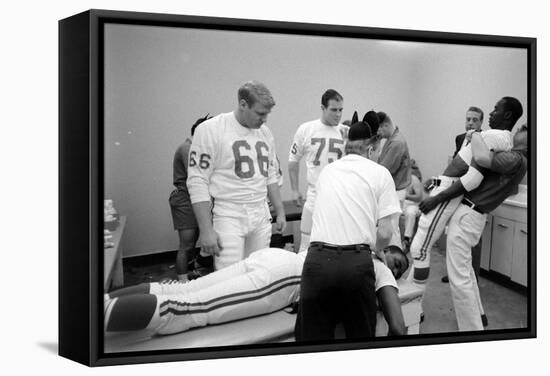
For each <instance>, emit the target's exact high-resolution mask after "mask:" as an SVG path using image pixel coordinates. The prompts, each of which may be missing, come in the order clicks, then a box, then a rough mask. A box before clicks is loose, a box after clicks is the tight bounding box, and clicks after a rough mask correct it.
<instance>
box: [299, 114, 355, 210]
mask: <svg viewBox="0 0 550 376" xmlns="http://www.w3.org/2000/svg"><path fill="white" fill-rule="evenodd" d="M348 128H349V127H348V126H347V125H344V124H338V125H336V126H330V125H325V124H323V123H322V122H321V120H320V119H317V120H312V121H308V122H307V123H303V124H302V125H300V126H299V127H298V130H297V131H296V134H295V135H294V140H293V142H292V146H291V147H290V152H289V154H288V160H289V162H300V160H301V159H302V158H303V157H305V160H306V168H307V183H308V187H307V198H308V200H309V199H310V198H311V199H314V197H315V184H316V183H317V179H318V177H319V174H320V173H321V170H322V169H323V168H324V167H325V166H326V165H328V164H329V163H331V162H334V161H336V160H338V159H340V158H342V156H343V155H344V139H345V135H347V130H348Z"/></svg>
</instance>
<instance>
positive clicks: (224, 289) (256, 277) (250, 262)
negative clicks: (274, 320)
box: [156, 249, 300, 334]
mask: <svg viewBox="0 0 550 376" xmlns="http://www.w3.org/2000/svg"><path fill="white" fill-rule="evenodd" d="M256 254H258V255H256ZM288 256H294V258H293V259H289V258H288ZM237 264H239V265H240V264H242V265H243V267H244V271H242V272H241V274H239V275H235V276H233V277H232V278H229V279H225V280H223V281H220V282H219V283H217V284H215V285H211V286H208V287H205V288H201V289H193V290H189V291H187V293H185V294H180V295H177V296H175V295H171V296H169V297H168V296H164V297H163V299H162V301H161V302H160V303H159V323H158V327H157V330H156V331H157V332H158V333H159V334H170V333H176V332H181V331H185V330H188V329H190V328H193V327H198V326H205V325H211V324H218V323H223V322H228V321H233V320H238V319H242V318H245V317H252V316H257V315H261V314H266V313H270V312H274V311H276V310H279V309H282V308H284V307H286V306H288V305H290V304H291V303H293V302H294V301H296V300H297V297H298V292H299V286H300V274H299V273H298V272H299V270H297V266H298V264H300V260H299V258H298V256H296V255H295V254H292V253H290V252H287V251H284V250H280V252H277V250H275V251H273V249H265V250H261V251H258V252H255V253H253V254H252V255H251V256H250V257H249V258H247V259H246V260H244V261H242V262H239V263H237ZM237 264H234V265H237ZM234 265H232V266H229V267H228V268H226V269H231V268H233V266H234ZM224 271H225V269H223V270H221V271H220V272H224ZM216 273H218V272H215V273H213V274H216ZM211 275H212V274H210V275H209V276H211ZM209 276H207V277H209ZM207 277H205V278H207ZM199 281H200V280H197V282H199Z"/></svg>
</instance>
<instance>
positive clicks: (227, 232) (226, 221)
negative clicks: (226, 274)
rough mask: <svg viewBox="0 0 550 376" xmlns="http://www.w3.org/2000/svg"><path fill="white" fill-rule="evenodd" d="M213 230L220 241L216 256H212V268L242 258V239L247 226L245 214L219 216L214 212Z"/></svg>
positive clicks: (223, 266) (225, 265) (217, 267)
mask: <svg viewBox="0 0 550 376" xmlns="http://www.w3.org/2000/svg"><path fill="white" fill-rule="evenodd" d="M213 226H214V231H216V232H217V233H218V235H219V236H220V239H221V242H222V249H221V250H220V254H219V255H218V256H214V269H215V270H220V269H223V268H226V267H228V266H229V265H232V264H234V263H236V262H238V261H241V260H242V259H243V258H244V241H245V236H246V233H247V232H248V228H247V219H246V216H238V217H237V216H234V217H230V216H220V215H216V213H214V218H213Z"/></svg>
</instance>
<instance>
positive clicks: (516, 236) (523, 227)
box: [481, 204, 528, 286]
mask: <svg viewBox="0 0 550 376" xmlns="http://www.w3.org/2000/svg"><path fill="white" fill-rule="evenodd" d="M527 235H528V233H527V209H526V208H525V207H519V206H514V205H508V204H502V205H501V206H499V207H498V208H497V209H495V210H494V211H493V212H492V213H491V215H488V216H487V225H486V226H485V229H484V231H483V234H482V239H483V240H482V251H481V267H482V268H483V269H485V270H490V271H495V272H498V273H500V274H502V275H504V276H506V277H509V278H510V280H512V281H513V282H516V283H518V284H520V285H522V286H527V277H528V276H527V259H528V249H527Z"/></svg>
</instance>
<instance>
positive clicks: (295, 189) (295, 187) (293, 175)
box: [288, 161, 304, 207]
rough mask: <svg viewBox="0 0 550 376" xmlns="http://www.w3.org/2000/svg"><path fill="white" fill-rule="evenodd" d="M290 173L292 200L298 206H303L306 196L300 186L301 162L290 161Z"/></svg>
mask: <svg viewBox="0 0 550 376" xmlns="http://www.w3.org/2000/svg"><path fill="white" fill-rule="evenodd" d="M288 175H289V176H290V187H291V189H292V200H293V201H294V204H295V205H296V206H298V207H301V206H302V205H303V204H304V197H303V196H302V194H301V193H300V188H299V176H300V162H296V161H288Z"/></svg>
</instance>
